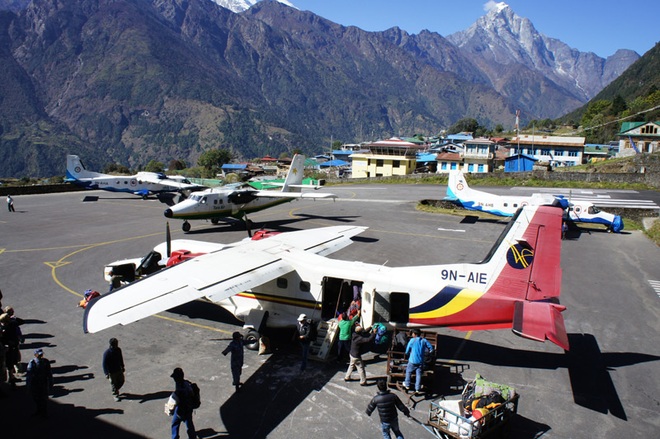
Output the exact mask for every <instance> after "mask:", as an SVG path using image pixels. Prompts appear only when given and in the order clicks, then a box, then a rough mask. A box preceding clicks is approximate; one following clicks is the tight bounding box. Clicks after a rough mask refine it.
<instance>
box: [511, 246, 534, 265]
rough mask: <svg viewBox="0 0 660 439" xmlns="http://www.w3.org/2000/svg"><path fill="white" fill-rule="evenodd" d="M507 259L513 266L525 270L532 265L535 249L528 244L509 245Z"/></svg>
mask: <svg viewBox="0 0 660 439" xmlns="http://www.w3.org/2000/svg"><path fill="white" fill-rule="evenodd" d="M506 260H507V262H508V263H509V265H510V266H512V267H513V268H516V269H518V270H524V269H525V268H527V267H529V266H530V265H532V261H533V260H534V250H533V249H532V248H531V247H530V246H529V245H528V244H523V243H518V244H514V245H512V246H511V247H509V251H508V252H507V253H506Z"/></svg>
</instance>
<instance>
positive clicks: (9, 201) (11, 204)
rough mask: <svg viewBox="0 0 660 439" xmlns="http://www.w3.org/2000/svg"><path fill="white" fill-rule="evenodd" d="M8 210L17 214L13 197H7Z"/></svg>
mask: <svg viewBox="0 0 660 439" xmlns="http://www.w3.org/2000/svg"><path fill="white" fill-rule="evenodd" d="M7 210H8V211H9V212H16V210H15V209H14V199H13V198H12V197H11V195H7Z"/></svg>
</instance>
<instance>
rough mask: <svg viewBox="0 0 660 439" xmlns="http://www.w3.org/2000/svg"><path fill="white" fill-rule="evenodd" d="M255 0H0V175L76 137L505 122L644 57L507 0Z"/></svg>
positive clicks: (123, 158) (270, 137)
mask: <svg viewBox="0 0 660 439" xmlns="http://www.w3.org/2000/svg"><path fill="white" fill-rule="evenodd" d="M228 2H231V3H228ZM253 3H255V2H254V1H252V0H243V1H241V0H33V1H31V2H27V1H25V0H0V71H1V72H2V78H3V81H1V83H0V159H1V160H0V176H4V177H23V176H50V175H62V174H63V173H64V169H63V168H64V163H65V156H66V154H67V153H75V154H78V155H80V156H81V157H83V159H84V160H85V162H86V163H87V165H88V167H89V168H90V169H95V168H101V167H102V166H103V165H105V164H107V163H111V162H114V163H121V164H124V165H128V166H131V167H133V168H138V167H140V166H144V165H145V164H146V163H147V162H149V161H150V160H152V159H155V160H159V161H161V162H164V163H168V162H169V161H170V160H171V159H183V160H184V161H186V162H187V163H188V164H190V165H195V164H196V163H197V158H198V157H199V156H200V154H201V153H202V152H203V151H205V150H208V149H211V148H219V147H222V148H228V149H231V151H232V153H233V154H234V155H235V156H236V157H237V158H240V159H249V158H252V157H258V156H261V155H265V154H270V155H279V154H280V153H281V152H284V151H291V150H293V149H301V150H303V151H304V152H307V153H313V154H316V153H318V152H320V151H321V150H323V149H326V150H327V148H328V147H329V146H330V144H331V142H332V140H341V141H345V142H356V141H357V142H359V141H365V140H377V139H379V138H387V137H391V136H395V135H412V134H414V133H423V134H436V133H438V132H440V131H441V130H442V129H446V128H448V127H449V126H450V125H451V124H453V123H455V122H456V121H458V120H460V119H461V118H466V117H469V118H474V119H477V120H478V121H479V122H480V123H481V124H482V125H485V126H491V127H494V126H495V125H496V124H500V125H502V126H504V127H507V128H508V127H512V126H513V123H514V120H515V111H516V110H518V109H520V110H521V114H522V119H523V121H524V120H529V119H540V118H556V117H559V116H561V115H563V114H566V113H568V112H569V111H571V110H574V109H576V108H578V107H580V106H581V105H583V104H584V103H586V102H587V101H588V100H589V99H590V98H592V97H593V96H594V95H595V94H596V93H598V92H599V91H600V90H601V89H602V88H603V87H604V86H605V85H607V84H608V83H610V82H611V81H612V80H614V79H615V78H617V77H618V76H619V75H620V74H621V73H622V72H623V71H624V70H625V69H626V68H627V67H628V66H630V65H631V64H632V63H633V62H635V61H636V60H637V59H638V58H639V55H638V54H636V53H635V52H633V51H629V50H620V51H617V52H616V53H615V54H614V55H612V56H610V57H608V58H607V59H603V58H600V57H598V56H596V55H595V54H593V53H583V52H579V51H577V50H575V49H571V48H569V47H568V46H567V45H565V44H563V43H562V42H560V41H558V40H555V39H552V38H548V37H545V36H543V35H541V34H539V33H538V32H537V31H536V30H535V29H534V26H533V25H532V23H531V22H530V21H529V20H527V19H524V18H521V17H518V16H517V15H516V14H515V13H514V12H513V11H512V10H511V8H510V7H508V6H507V5H505V4H503V3H502V4H499V6H498V8H496V9H495V10H491V11H490V12H489V13H488V14H486V15H485V16H483V17H482V18H480V19H479V20H478V21H477V22H476V23H474V25H472V26H471V27H470V28H469V29H467V30H465V31H463V32H458V33H455V34H452V35H449V36H447V37H443V36H441V35H439V34H437V33H434V32H429V31H422V32H420V33H419V34H418V35H413V34H409V33H407V32H405V31H403V30H401V29H399V28H396V27H394V28H391V29H388V30H386V31H383V32H366V31H363V30H361V29H359V28H356V27H352V26H349V27H345V26H341V25H339V24H336V23H333V22H331V21H328V20H326V19H324V18H322V17H319V16H317V15H315V14H313V13H310V12H307V11H300V10H298V9H296V8H295V7H292V5H290V4H289V3H287V2H276V1H270V0H264V1H261V2H257V3H256V4H253ZM293 3H295V2H293ZM246 8H247V9H246Z"/></svg>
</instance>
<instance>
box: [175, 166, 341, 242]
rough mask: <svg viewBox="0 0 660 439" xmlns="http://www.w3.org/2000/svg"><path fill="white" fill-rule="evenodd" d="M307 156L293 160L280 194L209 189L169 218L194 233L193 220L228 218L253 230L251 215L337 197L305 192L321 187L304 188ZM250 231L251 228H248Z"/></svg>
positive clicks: (229, 187)
mask: <svg viewBox="0 0 660 439" xmlns="http://www.w3.org/2000/svg"><path fill="white" fill-rule="evenodd" d="M304 164H305V157H304V156H302V155H298V154H296V155H295V156H294V157H293V160H292V161H291V167H290V168H289V172H288V173H287V176H286V179H285V180H284V184H283V185H282V189H281V190H280V191H276V190H257V189H255V188H253V187H252V186H250V185H248V184H244V183H238V184H233V185H227V186H222V187H217V188H211V189H206V190H204V191H201V192H197V193H195V194H193V195H192V196H190V198H188V199H186V200H184V201H182V202H180V203H178V204H175V205H174V206H172V207H170V208H168V209H166V210H165V216H166V217H167V218H176V219H182V220H183V225H182V226H181V228H182V229H183V231H184V232H189V231H190V223H189V222H188V220H191V219H206V220H209V219H210V220H211V222H212V223H213V224H217V223H218V222H219V221H220V220H221V219H224V218H236V219H242V220H244V221H245V222H246V224H247V225H248V227H249V221H248V220H247V214H248V213H253V212H258V211H260V210H263V209H267V208H269V207H273V206H277V205H278V204H282V203H286V202H289V201H291V200H293V199H295V198H314V199H318V198H337V196H336V195H334V194H328V193H313V192H302V191H301V189H302V188H303V187H307V188H314V189H318V188H319V187H318V186H309V185H303V184H302V180H303V173H304V172H303V171H304ZM248 230H249V228H248Z"/></svg>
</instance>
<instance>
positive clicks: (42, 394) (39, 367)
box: [25, 349, 53, 418]
mask: <svg viewBox="0 0 660 439" xmlns="http://www.w3.org/2000/svg"><path fill="white" fill-rule="evenodd" d="M25 376H26V384H27V388H28V391H29V392H30V396H32V399H33V400H34V403H35V404H36V406H37V411H36V412H35V413H34V415H35V416H41V417H43V418H46V417H48V412H47V407H48V393H50V390H51V389H52V388H53V373H52V371H51V368H50V361H49V360H48V359H47V358H44V351H43V350H42V349H36V350H35V351H34V358H33V359H31V360H30V362H29V363H28V365H27V372H26V374H25Z"/></svg>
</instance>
